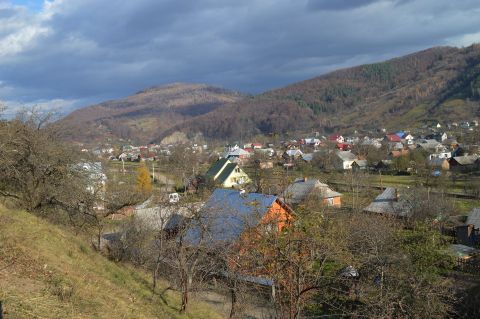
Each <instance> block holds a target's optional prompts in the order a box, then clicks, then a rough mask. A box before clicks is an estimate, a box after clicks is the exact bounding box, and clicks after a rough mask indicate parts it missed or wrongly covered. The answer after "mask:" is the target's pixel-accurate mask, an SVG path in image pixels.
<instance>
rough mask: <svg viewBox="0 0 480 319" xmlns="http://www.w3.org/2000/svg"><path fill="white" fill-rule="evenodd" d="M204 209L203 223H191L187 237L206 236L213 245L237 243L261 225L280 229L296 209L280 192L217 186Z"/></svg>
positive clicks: (194, 239) (192, 239)
mask: <svg viewBox="0 0 480 319" xmlns="http://www.w3.org/2000/svg"><path fill="white" fill-rule="evenodd" d="M201 211H202V216H203V217H202V219H203V220H202V224H203V225H198V227H192V228H191V229H189V230H188V232H187V235H186V236H185V237H186V240H187V241H188V242H190V243H191V244H193V245H195V244H199V243H200V238H203V240H204V244H205V245H207V247H210V248H212V247H214V246H215V245H224V244H234V243H238V241H240V240H241V239H242V236H243V235H244V234H246V233H248V232H249V231H251V230H252V229H255V228H258V227H262V228H263V229H264V230H265V231H281V230H282V229H283V228H284V227H286V226H288V225H289V224H290V223H291V222H292V221H293V217H294V215H293V210H292V209H291V208H290V207H289V206H288V205H286V204H285V203H284V202H283V201H281V200H280V199H279V198H278V197H277V196H274V195H265V194H259V193H247V192H245V191H236V190H228V189H216V190H215V191H214V192H213V193H212V195H211V196H210V198H209V199H208V200H207V202H206V203H205V204H204V206H203V207H202V208H201ZM205 225H208V227H205ZM194 226H195V225H194ZM247 237H248V236H247Z"/></svg>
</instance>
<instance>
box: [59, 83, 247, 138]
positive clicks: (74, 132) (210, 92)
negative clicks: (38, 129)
mask: <svg viewBox="0 0 480 319" xmlns="http://www.w3.org/2000/svg"><path fill="white" fill-rule="evenodd" d="M242 98H244V95H243V94H241V93H239V92H235V91H230V90H225V89H222V88H218V87H213V86H209V85H205V84H186V83H173V84H169V85H165V86H158V87H152V88H148V89H146V90H143V91H140V92H138V93H136V94H134V95H132V96H129V97H126V98H124V99H119V100H112V101H107V102H103V103H100V104H97V105H93V106H89V107H86V108H82V109H78V110H76V111H74V112H72V113H71V114H70V115H68V116H67V117H65V118H64V119H62V120H61V121H60V122H59V123H60V124H62V125H63V126H64V128H65V131H66V138H67V139H71V140H75V141H81V142H92V141H101V140H106V139H108V138H110V139H112V140H118V139H125V140H132V141H134V142H138V143H144V142H147V141H149V140H151V139H153V138H154V137H156V136H158V134H159V133H160V132H164V131H165V130H168V129H169V128H171V127H173V126H174V125H176V124H179V123H182V122H184V121H186V120H188V119H191V118H195V117H198V116H199V115H202V114H205V113H208V112H211V111H212V110H215V109H216V108H219V107H222V106H225V105H228V104H231V103H233V102H236V101H238V100H240V99H242Z"/></svg>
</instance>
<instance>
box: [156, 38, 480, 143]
mask: <svg viewBox="0 0 480 319" xmlns="http://www.w3.org/2000/svg"><path fill="white" fill-rule="evenodd" d="M479 100H480V45H473V46H470V47H467V48H461V49H459V48H453V47H436V48H432V49H428V50H425V51H421V52H417V53H414V54H410V55H407V56H404V57H401V58H395V59H392V60H389V61H385V62H381V63H375V64H368V65H361V66H357V67H353V68H348V69H343V70H338V71H335V72H332V73H329V74H326V75H322V76H319V77H316V78H313V79H310V80H306V81H303V82H299V83H295V84H293V85H290V86H287V87H285V88H281V89H278V90H273V91H269V92H266V93H264V94H261V95H258V96H255V97H252V98H247V99H244V100H241V101H239V102H237V103H235V104H233V105H231V106H229V107H227V108H222V109H218V110H215V111H214V112H211V113H208V114H206V115H203V116H201V117H200V118H196V119H195V121H187V122H185V123H183V124H182V125H179V126H177V127H175V128H172V129H171V130H168V131H167V132H164V134H169V133H171V131H174V130H181V131H185V132H187V133H193V132H203V133H204V135H206V136H208V137H211V138H225V137H240V136H245V135H252V134H257V133H262V134H268V133H278V134H285V133H289V132H299V131H300V132H308V131H311V130H315V131H327V132H329V131H334V130H338V129H348V128H371V129H375V128H379V127H386V128H391V129H395V128H404V127H411V126H418V125H422V124H423V123H425V122H428V121H441V122H451V121H461V120H470V119H472V118H474V117H476V116H478V115H479V114H478V112H479V106H480V104H479Z"/></svg>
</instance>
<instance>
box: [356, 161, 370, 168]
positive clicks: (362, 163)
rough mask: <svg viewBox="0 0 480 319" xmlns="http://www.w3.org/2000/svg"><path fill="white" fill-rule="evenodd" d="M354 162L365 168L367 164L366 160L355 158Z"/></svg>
mask: <svg viewBox="0 0 480 319" xmlns="http://www.w3.org/2000/svg"><path fill="white" fill-rule="evenodd" d="M354 163H357V165H358V166H359V167H361V168H365V167H367V166H368V161H367V160H355V161H354Z"/></svg>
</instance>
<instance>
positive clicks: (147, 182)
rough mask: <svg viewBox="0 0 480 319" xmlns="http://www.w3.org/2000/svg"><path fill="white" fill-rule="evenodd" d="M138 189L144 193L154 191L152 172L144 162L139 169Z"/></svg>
mask: <svg viewBox="0 0 480 319" xmlns="http://www.w3.org/2000/svg"><path fill="white" fill-rule="evenodd" d="M137 190H138V191H139V192H141V193H143V194H150V193H151V192H152V180H151V179H150V173H149V172H148V169H147V167H146V166H145V164H143V163H142V165H140V167H139V168H138V169H137Z"/></svg>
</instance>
